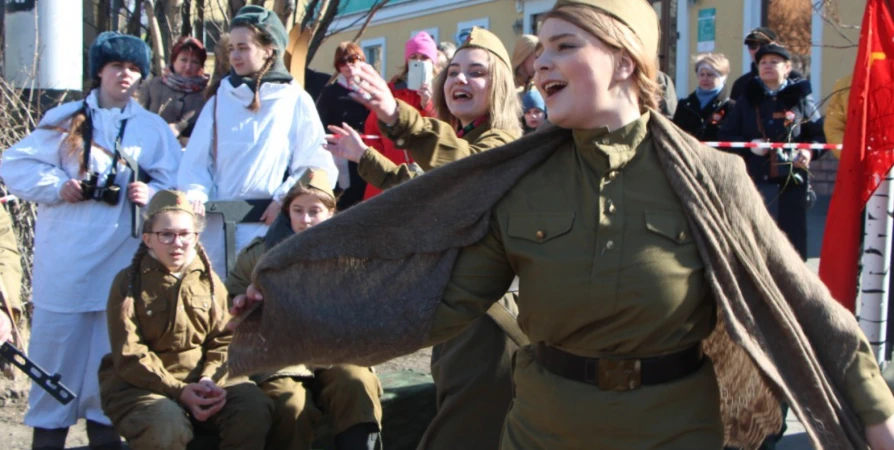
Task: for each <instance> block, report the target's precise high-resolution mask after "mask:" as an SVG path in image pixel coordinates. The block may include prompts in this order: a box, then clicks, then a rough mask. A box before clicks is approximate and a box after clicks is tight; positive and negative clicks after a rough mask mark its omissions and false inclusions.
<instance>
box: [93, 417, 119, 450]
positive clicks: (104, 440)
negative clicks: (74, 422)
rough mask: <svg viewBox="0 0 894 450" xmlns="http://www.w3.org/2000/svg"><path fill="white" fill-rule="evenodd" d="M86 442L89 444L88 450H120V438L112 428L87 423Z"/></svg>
mask: <svg viewBox="0 0 894 450" xmlns="http://www.w3.org/2000/svg"><path fill="white" fill-rule="evenodd" d="M87 440H88V441H89V442H90V450H120V449H121V436H118V433H117V432H116V431H115V429H114V428H112V427H110V426H108V425H103V424H101V423H96V422H94V421H92V420H88V421H87Z"/></svg>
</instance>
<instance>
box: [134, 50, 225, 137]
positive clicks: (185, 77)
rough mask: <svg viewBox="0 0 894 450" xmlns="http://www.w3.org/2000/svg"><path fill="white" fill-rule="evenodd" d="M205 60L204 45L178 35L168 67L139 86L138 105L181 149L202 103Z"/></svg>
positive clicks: (194, 123) (204, 83) (205, 80)
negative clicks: (155, 117)
mask: <svg viewBox="0 0 894 450" xmlns="http://www.w3.org/2000/svg"><path fill="white" fill-rule="evenodd" d="M207 57H208V54H207V53H206V52H205V46H204V45H202V43H201V42H199V40H198V39H196V38H194V37H190V36H182V37H180V38H179V39H177V41H176V42H175V43H174V46H173V48H172V50H171V65H170V66H168V67H165V68H164V70H163V73H162V75H161V76H158V77H155V78H153V79H152V80H151V81H149V82H148V83H143V85H142V87H140V91H139V92H140V94H139V101H140V104H141V105H143V107H144V108H146V109H148V110H149V111H151V112H154V113H156V114H158V115H160V116H161V118H162V119H164V120H165V122H167V123H168V124H169V125H170V127H171V131H173V132H174V136H177V138H178V139H179V140H180V144H181V145H183V146H184V147H185V146H186V143H187V142H189V135H190V134H191V133H192V129H193V127H194V126H195V125H196V120H197V119H198V118H199V112H200V111H202V106H203V105H204V104H205V97H204V92H205V88H206V87H208V76H207V75H205V59H206V58H207Z"/></svg>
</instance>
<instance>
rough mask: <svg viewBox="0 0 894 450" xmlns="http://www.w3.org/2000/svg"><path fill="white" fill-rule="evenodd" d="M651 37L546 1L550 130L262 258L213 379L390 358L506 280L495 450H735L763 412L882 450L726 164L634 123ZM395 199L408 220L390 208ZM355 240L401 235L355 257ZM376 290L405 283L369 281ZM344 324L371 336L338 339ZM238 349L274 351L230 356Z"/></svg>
mask: <svg viewBox="0 0 894 450" xmlns="http://www.w3.org/2000/svg"><path fill="white" fill-rule="evenodd" d="M658 36H659V27H658V19H657V17H656V15H655V11H654V10H653V9H652V7H651V5H650V4H649V3H648V2H646V1H645V0H623V1H621V0H559V1H558V2H557V4H556V6H555V7H554V8H553V10H551V11H550V12H549V13H548V14H547V15H546V16H545V21H544V23H543V26H542V28H541V32H540V41H541V43H542V44H543V48H542V50H541V52H540V55H539V56H538V58H537V60H536V62H535V66H536V69H537V75H536V76H535V79H536V80H537V87H538V89H540V90H541V91H542V92H543V93H544V94H545V96H546V102H547V107H548V109H549V111H550V120H551V122H552V123H553V124H554V125H555V126H547V127H544V128H543V129H542V130H538V132H537V133H533V134H531V135H529V136H527V137H525V138H522V139H520V140H519V141H516V142H515V143H512V144H509V145H506V146H504V147H502V148H497V149H493V150H490V151H488V152H485V153H482V154H480V155H476V156H473V157H470V158H466V159H464V160H462V161H457V162H455V163H452V164H449V165H446V166H444V167H442V168H440V169H438V170H435V171H432V172H431V173H429V174H427V175H426V176H425V177H420V178H419V179H417V180H413V181H411V182H409V183H407V184H406V185H404V186H402V187H401V188H399V189H395V190H393V191H392V192H391V193H386V194H385V195H383V196H381V197H380V198H378V199H377V200H378V202H377V203H375V204H370V205H369V206H366V207H365V205H359V206H358V207H356V208H354V209H353V210H352V211H351V213H352V214H350V215H345V216H344V217H342V218H341V220H339V218H337V219H335V220H333V221H332V223H330V224H327V225H329V227H326V228H323V229H320V230H318V232H317V233H314V234H313V235H312V236H308V238H313V239H325V238H326V237H327V236H329V235H332V234H334V233H335V232H336V230H338V232H339V234H338V235H339V236H340V237H341V238H342V239H343V240H344V244H343V246H342V247H341V248H335V249H328V250H327V249H323V248H320V247H319V246H318V245H315V243H314V242H313V241H312V240H311V239H296V240H293V241H291V242H289V245H284V246H282V247H281V248H280V249H277V250H278V251H276V252H274V253H272V254H268V256H267V257H266V258H265V260H264V261H263V262H262V263H261V264H260V265H259V267H258V268H257V270H256V277H255V280H256V282H257V285H258V288H259V290H260V291H261V292H263V299H264V308H263V310H262V311H263V313H262V314H261V315H260V317H259V318H258V320H247V321H246V322H244V323H243V325H244V326H245V328H244V329H243V331H237V341H234V345H233V346H232V347H231V349H230V352H231V356H232V358H233V360H232V365H233V366H234V367H235V368H237V369H236V370H239V369H238V368H242V367H247V366H253V365H261V366H263V365H268V364H272V363H279V362H295V361H305V362H312V363H328V362H339V361H352V362H364V363H365V362H375V361H377V360H381V359H387V358H390V357H394V356H398V355H401V354H405V353H407V352H411V351H413V350H415V349H416V348H419V347H420V346H424V345H425V344H426V343H431V342H439V341H443V340H445V339H449V338H451V337H452V336H454V335H456V334H457V333H459V332H461V331H462V330H463V329H464V328H465V327H466V326H468V324H470V323H472V321H474V320H476V319H478V318H479V317H481V316H482V315H483V314H485V311H486V310H487V309H488V308H489V307H490V305H492V304H493V303H494V302H495V301H496V300H497V299H498V298H500V296H501V295H502V294H503V292H505V290H506V288H507V287H508V286H509V284H510V283H511V282H512V279H513V277H515V276H518V278H519V279H520V289H519V293H520V296H519V300H518V304H519V318H518V320H519V324H520V326H521V329H522V330H523V331H524V332H525V334H526V335H527V336H528V338H529V339H530V340H531V342H532V343H534V344H532V345H530V346H526V347H523V348H521V349H520V350H519V351H518V353H517V354H516V357H515V365H514V373H513V377H514V378H513V379H514V382H515V398H514V401H513V405H512V408H511V409H510V411H509V413H508V415H507V418H506V422H505V426H504V430H503V436H502V441H501V448H503V449H544V448H548V449H551V450H553V449H579V448H594V449H641V448H643V449H644V448H648V449H667V450H670V449H718V448H722V447H723V445H724V444H728V445H731V446H737V447H745V448H754V447H756V446H757V445H759V444H760V443H761V441H762V440H763V438H764V437H765V436H766V435H768V434H770V433H773V432H775V431H777V430H778V429H779V426H780V424H781V417H780V414H779V407H778V405H779V400H780V399H784V400H785V401H786V402H787V403H788V404H789V405H790V406H791V409H792V411H794V412H795V413H796V414H797V415H798V417H799V418H800V419H801V421H802V423H803V424H804V427H805V430H806V432H807V434H808V436H809V438H810V440H811V443H812V444H813V445H814V447H815V448H818V449H823V448H847V449H856V448H865V447H866V445H867V443H868V444H869V446H870V447H871V448H873V449H874V450H877V449H891V448H894V437H892V430H894V397H892V395H891V392H890V390H889V389H888V387H887V386H886V384H885V382H884V381H883V379H882V377H881V374H880V371H879V369H878V366H877V364H876V363H875V360H874V358H873V355H872V352H871V350H870V347H869V344H868V342H867V341H866V339H865V337H864V336H863V335H862V333H861V331H860V329H859V327H858V326H857V324H856V321H855V320H854V318H853V316H852V315H851V314H849V313H848V312H847V311H846V310H844V309H843V308H842V307H841V306H840V305H838V304H837V303H836V302H835V301H834V299H833V298H831V296H830V295H829V292H828V290H827V289H826V288H825V287H824V286H823V285H822V282H820V281H819V280H818V278H817V277H816V275H815V274H813V273H812V272H811V271H810V269H809V268H808V267H806V265H805V264H804V263H803V262H802V261H801V260H800V257H799V256H798V254H797V252H796V251H795V249H794V248H793V247H792V246H791V244H790V243H788V242H787V240H786V238H785V236H784V235H783V234H782V233H781V232H780V231H779V229H778V227H777V226H776V225H775V224H774V222H773V220H772V218H771V217H770V216H769V214H768V213H767V211H766V208H765V207H764V206H763V202H762V200H761V198H760V196H759V194H758V193H757V191H756V189H755V188H754V186H753V183H751V181H750V179H749V178H748V176H747V173H746V171H745V168H744V166H743V164H742V163H741V162H738V161H736V160H735V159H734V157H732V156H730V155H727V154H724V153H722V152H717V151H714V150H712V149H710V148H707V147H705V146H703V145H701V144H700V143H698V141H696V140H695V139H693V138H691V137H689V136H687V135H686V134H685V133H684V132H683V131H682V130H680V129H679V128H677V127H676V126H674V125H673V124H672V123H671V122H670V121H668V120H667V119H666V118H664V117H662V116H661V115H660V114H659V113H657V112H656V108H657V106H658V104H657V98H658V96H657V92H658V89H657V83H656V79H657V77H656V74H657V68H656V67H655V61H656V56H657V51H658ZM389 194H390V195H389ZM413 198H426V199H427V201H428V203H427V204H426V205H424V207H420V208H418V209H416V210H412V211H402V210H401V207H402V206H403V205H404V204H405V202H407V201H408V199H413ZM360 224H363V226H365V227H372V228H375V227H383V228H386V229H387V227H389V226H395V224H400V229H401V231H403V232H405V233H406V234H407V236H409V237H408V238H407V239H406V242H386V243H382V242H378V241H375V242H373V241H371V240H370V239H368V237H366V236H364V235H363V234H362V233H360V232H352V231H351V230H352V229H353V227H357V226H359V225H360ZM303 255H312V257H309V256H303ZM373 267H375V268H376V271H377V272H375V273H373V272H371V271H370V269H371V268H373ZM345 271H348V272H347V274H345ZM398 273H401V274H408V273H412V274H416V276H415V278H412V279H404V280H403V282H402V283H401V285H400V286H390V285H387V284H386V283H384V282H383V281H384V280H387V279H389V277H392V276H394V275H395V274H398ZM315 280H316V281H315ZM335 281H337V282H338V283H339V285H340V286H354V285H355V283H356V284H357V286H358V288H357V289H350V290H348V291H347V292H342V293H338V292H334V290H329V289H326V288H325V285H326V284H327V283H333V282H335ZM368 285H374V286H380V289H379V290H378V291H376V292H374V293H368V292H364V291H363V290H362V289H360V288H359V287H362V286H368ZM250 294H252V295H251V297H253V300H257V299H258V297H259V296H257V295H254V292H251V291H250ZM318 299H319V300H318ZM322 299H325V301H323V300H322ZM367 304H372V305H374V306H366V305H367ZM377 311H382V312H381V313H377ZM323 313H325V314H327V315H326V317H327V320H326V323H325V324H316V325H315V324H314V323H313V321H312V320H308V319H307V318H308V317H309V316H314V315H316V316H319V315H320V314H323ZM391 317H397V319H391V320H389V318H391ZM718 317H719V318H720V319H721V320H719V321H718V320H717V318H718ZM361 318H363V320H365V321H367V322H374V323H377V324H379V325H380V326H379V327H377V328H376V329H374V330H370V329H365V330H364V332H365V334H363V335H360V334H359V333H351V331H350V327H349V326H350V325H351V324H356V323H360V322H359V321H360V319H361ZM715 322H716V323H715ZM398 327H399V329H398V330H396V331H392V328H398ZM290 328H300V329H301V331H302V333H303V334H302V336H304V337H300V338H296V336H295V335H294V333H290V332H289V331H288V330H289V329H290ZM326 329H334V330H338V332H339V336H340V339H341V340H340V341H339V343H338V344H339V345H338V346H335V345H329V346H328V347H327V346H326V344H325V342H327V341H328V340H332V339H334V337H333V336H332V333H333V332H330V333H327V332H326ZM370 332H374V333H375V336H377V338H378V341H376V342H370V341H369V339H368V336H369V333H370ZM259 342H264V343H265V345H267V346H269V348H271V349H272V348H277V346H278V345H282V344H283V343H285V342H288V343H289V346H290V348H288V349H283V350H281V351H273V350H268V351H265V352H262V353H252V352H251V349H254V348H257V345H258V343H259ZM321 346H323V347H322V348H321ZM703 351H704V352H706V353H707V354H708V355H710V356H709V357H705V356H704V355H703V353H702V352H703Z"/></svg>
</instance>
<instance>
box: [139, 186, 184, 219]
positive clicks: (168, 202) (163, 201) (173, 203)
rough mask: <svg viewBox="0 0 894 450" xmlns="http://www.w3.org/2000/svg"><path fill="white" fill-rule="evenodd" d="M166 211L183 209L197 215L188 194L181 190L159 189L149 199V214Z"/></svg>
mask: <svg viewBox="0 0 894 450" xmlns="http://www.w3.org/2000/svg"><path fill="white" fill-rule="evenodd" d="M164 211H183V212H188V213H190V214H192V215H195V212H193V209H192V205H191V204H190V203H189V200H187V199H186V194H184V193H183V192H180V191H171V190H165V191H158V192H156V193H155V195H153V196H152V200H150V201H149V208H148V214H149V216H150V217H151V216H154V215H155V214H158V213H160V212H164Z"/></svg>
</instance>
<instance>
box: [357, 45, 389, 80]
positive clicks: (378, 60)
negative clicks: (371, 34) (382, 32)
mask: <svg viewBox="0 0 894 450" xmlns="http://www.w3.org/2000/svg"><path fill="white" fill-rule="evenodd" d="M360 48H362V49H363V55H364V56H366V62H367V63H369V65H371V66H373V67H375V68H376V70H378V71H379V75H381V76H382V77H384V76H385V38H383V37H379V38H373V39H365V40H362V41H360Z"/></svg>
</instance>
